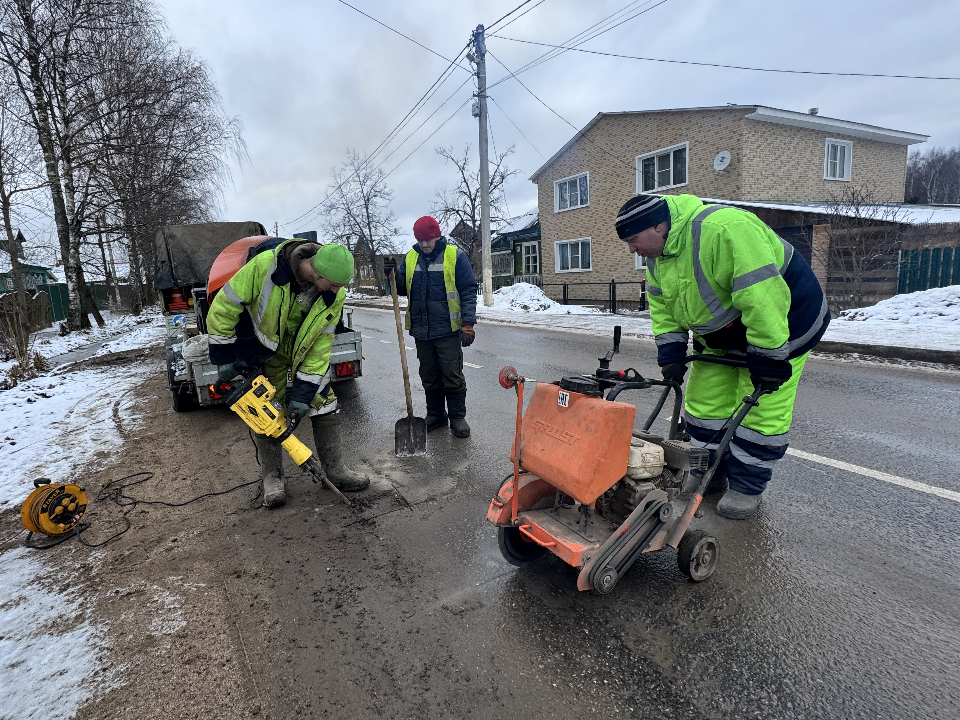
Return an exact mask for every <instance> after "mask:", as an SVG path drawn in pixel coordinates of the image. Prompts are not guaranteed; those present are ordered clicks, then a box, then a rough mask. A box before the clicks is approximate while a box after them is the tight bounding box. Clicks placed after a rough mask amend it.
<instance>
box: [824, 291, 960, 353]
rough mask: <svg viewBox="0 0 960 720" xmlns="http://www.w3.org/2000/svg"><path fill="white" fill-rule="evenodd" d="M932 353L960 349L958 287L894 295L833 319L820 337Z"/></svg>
mask: <svg viewBox="0 0 960 720" xmlns="http://www.w3.org/2000/svg"><path fill="white" fill-rule="evenodd" d="M823 339H824V340H832V341H834V342H849V343H863V344H867V345H888V346H897V347H911V348H927V349H931V350H960V285H951V286H950V287H945V288H934V289H932V290H924V291H922V292H915V293H909V294H905V295H895V296H894V297H892V298H890V299H888V300H883V301H881V302H879V303H877V304H876V305H874V306H872V307H868V308H858V309H856V310H847V311H845V312H843V313H841V314H840V316H839V317H837V318H834V320H833V322H832V323H830V328H829V329H828V330H827V334H826V335H825V336H824V338H823Z"/></svg>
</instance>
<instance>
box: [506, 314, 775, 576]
mask: <svg viewBox="0 0 960 720" xmlns="http://www.w3.org/2000/svg"><path fill="white" fill-rule="evenodd" d="M619 346H620V327H619V326H617V327H616V328H615V329H614V349H613V350H612V351H610V352H608V353H607V355H606V357H604V358H601V359H600V367H599V368H598V369H597V371H596V373H595V374H593V375H571V376H567V377H564V378H562V379H561V380H560V381H559V382H558V383H554V384H549V385H548V384H545V383H539V384H538V385H537V386H536V388H535V390H534V392H533V397H532V398H531V400H530V404H529V406H528V407H527V410H526V412H524V411H523V391H524V384H525V383H526V382H531V381H529V380H527V379H526V378H524V377H523V376H521V375H520V374H519V373H517V371H516V370H515V369H513V368H512V367H506V368H504V369H503V370H501V372H500V384H501V385H502V386H503V387H504V388H508V389H510V388H515V389H516V391H517V420H516V432H515V436H514V443H513V448H512V451H511V454H510V459H511V460H512V461H513V475H512V477H509V478H508V479H507V480H506V481H505V482H504V483H503V486H502V487H501V488H500V491H499V492H498V493H497V496H496V497H495V498H493V500H491V501H490V507H489V509H488V510H487V519H488V520H490V522H492V523H493V524H494V525H496V526H497V528H498V540H499V545H500V552H501V553H502V554H503V556H504V558H505V559H506V560H507V562H509V563H511V564H514V565H524V564H526V563H530V562H534V561H536V560H539V559H541V558H543V557H545V556H546V555H547V553H553V554H554V555H556V556H557V557H559V558H560V559H561V560H563V561H564V562H565V563H567V564H569V565H571V566H573V567H575V568H579V570H580V574H579V576H578V578H577V587H578V588H579V589H580V590H592V591H594V592H596V593H601V594H603V593H608V592H610V591H611V590H613V588H614V586H615V585H616V584H617V581H618V580H619V579H620V578H621V577H623V575H624V574H625V573H626V572H627V570H628V569H629V568H630V566H631V565H633V563H634V562H635V561H636V560H637V558H639V557H640V555H642V554H644V553H652V552H657V551H660V550H664V549H666V548H676V549H677V562H678V565H679V566H680V570H681V571H682V572H683V573H684V574H685V575H686V576H687V577H688V578H690V579H691V580H693V581H695V582H700V581H703V580H706V579H707V578H708V577H710V576H711V575H712V574H713V572H714V570H716V567H717V563H718V561H719V558H720V545H719V542H718V541H717V539H716V538H715V537H713V536H712V535H709V534H707V533H705V532H703V531H700V530H691V529H690V524H691V522H692V520H693V518H694V517H699V515H700V513H699V507H700V503H701V501H702V500H703V492H704V490H705V489H706V487H707V485H708V484H709V482H710V478H711V477H712V476H713V474H714V472H716V469H717V466H718V465H719V462H720V459H721V458H722V457H723V454H724V452H726V449H727V447H728V446H729V444H730V441H731V439H732V438H733V434H734V431H735V430H736V429H737V427H739V425H740V423H741V422H742V421H743V418H744V417H745V416H746V414H747V412H749V410H750V409H751V408H752V407H754V406H755V405H757V403H758V399H759V397H760V396H761V395H762V394H763V393H761V392H754V394H753V395H749V396H747V397H745V398H744V399H743V407H742V408H741V409H740V410H739V411H738V412H737V413H735V415H734V416H733V417H731V418H730V420H729V421H728V422H727V426H726V427H725V428H724V429H725V432H724V435H723V439H722V440H721V441H720V445H719V447H718V449H717V451H716V455H715V458H714V461H713V463H710V453H709V451H708V450H707V449H706V448H701V447H695V446H694V445H692V444H691V443H690V442H689V438H688V437H687V436H686V434H685V433H684V432H683V429H682V427H681V424H680V414H681V410H682V404H683V397H682V394H681V391H680V386H679V385H678V384H677V383H673V382H669V381H666V380H653V379H649V378H644V377H642V376H641V375H640V374H639V373H638V372H637V371H636V370H633V369H628V370H612V369H610V362H611V360H612V359H613V356H614V354H615V353H617V352H619ZM691 361H705V362H713V363H718V364H721V365H731V366H735V367H742V366H744V365H745V363H744V362H743V361H741V360H734V359H729V358H724V357H718V356H712V355H701V354H698V355H694V356H691V357H687V358H686V362H691ZM657 386H659V387H662V388H663V391H662V393H661V395H660V398H659V401H658V402H657V404H656V407H655V408H654V410H653V412H652V413H651V414H650V416H649V418H648V419H647V421H646V423H645V424H644V426H643V428H642V429H641V430H635V429H634V417H635V415H636V407H635V406H634V405H632V404H630V403H624V402H617V397H618V396H619V395H620V393H622V392H624V391H626V390H645V389H649V388H652V387H657ZM670 393H673V394H674V404H673V415H672V417H671V418H670V428H669V431H668V435H667V436H666V437H664V436H662V435H656V434H654V433H651V432H650V427H651V426H652V425H653V423H654V421H655V420H656V418H657V416H658V415H659V414H660V411H661V410H662V409H663V406H664V404H665V403H666V401H667V399H668V397H669V395H670Z"/></svg>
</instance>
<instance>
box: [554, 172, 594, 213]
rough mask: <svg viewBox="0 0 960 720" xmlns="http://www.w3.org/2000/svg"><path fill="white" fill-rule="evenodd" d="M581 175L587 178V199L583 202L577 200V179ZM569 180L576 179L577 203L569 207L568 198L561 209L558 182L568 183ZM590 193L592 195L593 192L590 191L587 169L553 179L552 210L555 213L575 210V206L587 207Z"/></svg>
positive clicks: (578, 194)
mask: <svg viewBox="0 0 960 720" xmlns="http://www.w3.org/2000/svg"><path fill="white" fill-rule="evenodd" d="M582 177H585V178H587V201H586V202H585V203H581V202H579V198H580V191H579V187H580V186H579V180H580V178H582ZM571 180H577V181H578V184H577V200H578V204H577V205H575V206H573V207H570V205H569V200H568V203H567V207H565V208H563V209H561V208H560V184H561V183H568V182H570V181H571ZM592 195H593V193H592V192H590V172H589V171H587V172H582V173H577V174H576V175H570V176H569V177H565V178H561V179H559V180H554V181H553V211H554V212H555V213H560V212H567V211H568V210H576V209H577V208H582V207H589V206H590V197H591V196H592Z"/></svg>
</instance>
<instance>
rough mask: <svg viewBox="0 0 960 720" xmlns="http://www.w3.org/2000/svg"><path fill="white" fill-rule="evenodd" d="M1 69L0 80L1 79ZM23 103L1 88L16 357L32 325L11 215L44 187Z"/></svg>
mask: <svg viewBox="0 0 960 720" xmlns="http://www.w3.org/2000/svg"><path fill="white" fill-rule="evenodd" d="M3 75H4V73H3V72H0V81H2V79H3ZM22 111H23V107H22V103H21V102H19V97H18V96H17V95H16V94H15V93H13V92H11V89H10V86H9V85H8V84H7V83H3V85H2V87H0V212H2V216H3V233H4V235H5V236H6V239H7V240H6V246H7V251H8V252H9V254H10V269H11V275H12V276H13V287H14V293H15V296H16V300H15V303H14V307H15V308H16V312H15V313H13V316H12V317H11V318H9V319H8V321H7V322H5V323H4V325H5V327H4V328H2V330H4V331H9V334H10V336H11V337H10V339H11V341H12V343H13V348H14V351H15V355H16V357H17V358H25V357H27V346H28V340H29V337H30V331H31V329H32V328H30V326H29V322H28V318H29V312H28V309H27V291H26V287H25V286H24V282H23V272H22V270H21V267H20V252H21V248H20V243H19V241H18V238H17V233H15V232H14V229H13V216H14V212H15V211H16V209H17V202H18V200H19V199H20V198H21V197H23V194H24V193H31V192H34V191H37V190H39V189H41V188H43V187H44V186H45V184H46V183H45V182H44V181H43V179H42V177H41V175H42V171H41V170H40V167H39V163H38V161H39V159H40V157H39V153H38V152H37V144H36V142H35V141H34V140H33V138H32V137H31V136H30V132H29V128H28V127H27V125H25V124H24V123H23V122H22V121H21V119H22Z"/></svg>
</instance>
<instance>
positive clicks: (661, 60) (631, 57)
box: [491, 8, 960, 87]
mask: <svg viewBox="0 0 960 720" xmlns="http://www.w3.org/2000/svg"><path fill="white" fill-rule="evenodd" d="M651 9H652V8H651ZM494 37H496V38H497V39H498V40H510V41H512V42H518V43H524V44H526V45H540V46H542V47H549V48H558V49H562V50H564V51H567V50H573V51H575V52H582V53H588V54H590V55H604V56H606V57H615V58H624V59H627V60H643V61H646V62H659V63H674V64H677V65H699V66H701V67H715V68H725V69H728V70H751V71H753V72H768V73H791V74H794V75H839V76H842V77H874V78H901V79H905V80H960V77H941V76H932V75H891V74H887V73H860V72H833V71H825V70H784V69H781V68H760V67H748V66H746V65H724V64H721V63H708V62H696V61H693V60H667V59H664V58H651V57H640V56H637V55H621V54H618V53H609V52H600V51H599V50H584V49H583V48H579V47H565V46H563V45H551V44H549V43H542V42H534V41H533V40H520V39H518V38H511V37H504V36H503V35H496V36H494ZM498 62H499V61H498ZM517 72H523V70H518V71H517ZM505 79H506V78H505ZM498 82H502V81H498ZM494 84H497V83H494ZM491 87H492V86H491Z"/></svg>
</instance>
